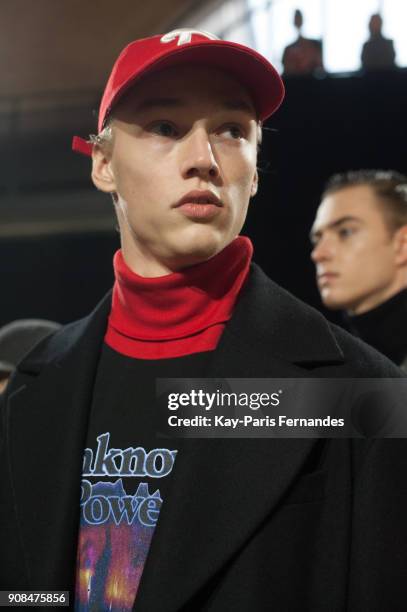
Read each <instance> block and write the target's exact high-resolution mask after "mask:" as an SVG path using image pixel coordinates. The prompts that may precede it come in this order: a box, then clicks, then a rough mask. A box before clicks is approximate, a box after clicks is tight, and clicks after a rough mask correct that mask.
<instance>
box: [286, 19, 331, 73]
mask: <svg viewBox="0 0 407 612" xmlns="http://www.w3.org/2000/svg"><path fill="white" fill-rule="evenodd" d="M303 23H304V18H303V15H302V12H301V11H300V10H299V9H297V10H296V11H295V12H294V26H295V28H296V30H298V38H297V40H295V41H294V42H293V43H291V44H290V45H288V46H287V47H286V48H285V49H284V53H283V57H282V60H281V61H282V64H283V68H284V71H283V75H284V76H301V75H312V74H314V73H316V72H321V71H322V70H323V63H322V42H321V41H320V40H314V39H311V38H305V37H304V36H303V35H302V26H303Z"/></svg>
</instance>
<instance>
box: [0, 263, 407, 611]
mask: <svg viewBox="0 0 407 612" xmlns="http://www.w3.org/2000/svg"><path fill="white" fill-rule="evenodd" d="M109 311H110V296H106V298H105V299H104V300H103V301H102V302H101V303H100V304H99V305H98V306H97V308H96V309H95V310H94V312H93V313H92V314H91V315H90V316H88V317H86V318H85V319H82V320H80V321H78V322H75V323H72V324H70V325H68V326H66V327H64V328H63V329H62V330H60V331H58V332H57V333H56V334H55V335H53V336H52V337H49V338H47V339H46V340H44V341H42V343H41V344H40V345H38V346H37V347H36V348H35V349H34V351H33V352H32V353H31V354H30V355H29V356H28V357H26V358H25V359H24V360H23V362H22V363H21V364H20V366H19V368H18V371H17V373H16V375H15V376H14V378H13V380H12V382H11V384H10V386H9V388H8V391H7V395H6V397H5V398H4V399H5V401H4V402H3V410H2V429H1V461H0V476H1V480H0V483H1V485H0V496H1V506H0V512H1V516H0V588H1V589H17V588H20V589H31V590H32V589H43V590H44V589H53V590H57V589H60V590H67V589H69V590H70V591H71V595H73V584H74V574H75V560H76V546H77V540H78V525H79V496H80V480H81V468H82V455H83V449H84V447H85V444H86V429H87V418H88V411H89V408H90V402H91V397H92V390H93V384H94V378H95V373H96V368H97V360H98V356H99V353H100V348H101V345H102V342H103V337H104V333H105V329H106V323H107V316H108V314H109ZM208 376H213V377H216V378H218V377H256V378H261V377H264V378H267V377H290V378H294V377H329V378H333V377H398V376H401V373H400V371H399V370H398V368H396V367H395V366H394V365H393V364H391V363H390V362H389V361H388V360H387V359H386V358H384V357H382V356H381V355H380V354H379V353H377V352H375V351H374V350H372V349H369V348H368V347H367V346H366V345H364V344H363V343H362V342H360V341H358V340H356V339H354V338H352V337H351V336H350V335H349V334H347V333H345V332H344V331H342V330H340V329H339V328H336V327H335V326H332V325H330V324H329V323H328V322H327V321H326V320H325V319H324V318H323V317H322V315H321V314H319V313H318V312H317V311H315V310H314V309H312V308H310V307H309V306H306V305H305V304H303V303H301V302H300V301H298V300H297V299H296V298H294V297H293V296H291V295H290V294H289V293H287V292H286V291H284V290H283V289H281V288H280V287H278V286H277V285H275V284H274V283H273V282H272V281H270V280H269V279H268V278H267V277H266V276H265V275H264V273H263V272H262V271H261V270H260V269H259V268H258V267H257V266H256V265H254V264H253V265H252V268H251V272H250V278H249V281H248V283H247V284H246V286H245V288H244V290H243V293H242V295H241V297H240V299H239V301H238V304H237V305H236V308H235V312H234V314H233V317H232V319H231V320H230V322H229V323H228V324H227V326H226V328H225V331H224V333H223V335H222V338H221V340H220V343H219V345H218V348H217V349H216V351H215V352H214V354H213V358H212V362H211V366H210V371H209V372H208ZM406 516H407V443H406V441H404V440H382V441H381V440H365V439H358V440H348V439H336V440H334V439H328V440H327V439H325V440H321V439H320V440H316V439H273V440H265V439H261V440H249V439H234V440H219V439H217V440H216V439H215V440H208V439H200V440H198V439H195V440H191V439H186V440H183V441H182V443H181V444H180V445H179V453H178V457H177V461H176V463H175V466H174V470H173V474H172V480H171V488H170V490H169V491H168V496H167V498H166V502H165V504H164V505H163V508H162V510H161V514H160V518H159V521H158V524H157V527H156V530H155V533H154V537H153V541H152V545H151V549H150V553H149V557H148V559H147V562H146V566H145V569H144V573H143V576H142V580H141V584H140V589H139V593H138V596H137V599H136V604H135V608H134V609H135V610H136V611H137V612H176V611H181V610H182V611H185V612H186V611H200V610H202V611H203V610H205V611H207V612H229V611H230V612H232V611H233V612H246V611H247V612H255V611H258V612H263V611H269V610H273V611H274V612H280V611H281V612H286V611H288V612H295V611H297V610H298V611H301V612H304V611H310V612H319V611H320V612H328V611H329V612H342V611H343V610H351V611H352V612H364V611H368V612H379V611H380V612H384V611H386V612H392V611H394V612H396V611H397V612H399V611H400V610H404V609H407V588H406V578H407V520H406ZM72 599H73V597H72Z"/></svg>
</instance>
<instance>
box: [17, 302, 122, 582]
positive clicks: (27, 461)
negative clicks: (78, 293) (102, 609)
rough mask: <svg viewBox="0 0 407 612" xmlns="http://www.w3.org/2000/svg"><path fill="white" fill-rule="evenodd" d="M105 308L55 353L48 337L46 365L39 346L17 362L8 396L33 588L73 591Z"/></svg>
mask: <svg viewBox="0 0 407 612" xmlns="http://www.w3.org/2000/svg"><path fill="white" fill-rule="evenodd" d="M109 304H110V296H108V298H106V299H105V300H104V302H103V303H102V304H101V305H100V306H99V307H98V308H97V309H96V311H95V313H94V315H93V316H91V317H88V318H87V319H84V320H83V321H81V322H79V323H77V324H75V325H73V326H72V327H71V333H70V334H69V341H68V342H67V343H66V345H65V346H64V350H63V353H62V355H61V350H60V349H61V339H60V337H58V334H57V335H56V336H54V338H52V339H51V342H50V344H49V345H47V359H48V360H49V362H50V363H48V364H45V366H44V363H43V356H42V354H41V350H40V349H39V350H37V351H36V352H35V357H32V358H27V359H26V360H25V361H23V362H22V363H21V365H20V367H19V373H18V376H17V379H16V383H17V385H18V386H17V385H14V388H16V390H15V391H14V392H13V393H12V395H11V396H10V397H9V401H8V411H9V415H8V423H9V428H8V432H7V435H8V438H9V457H10V472H11V478H12V482H13V483H14V494H15V507H16V508H17V513H18V521H19V524H20V526H21V532H22V533H21V535H22V541H23V548H24V553H25V556H26V559H25V562H26V567H27V568H28V573H29V583H30V585H31V587H32V588H41V586H42V585H47V588H50V587H51V585H52V587H53V588H55V589H57V588H58V589H68V588H71V587H72V583H73V576H74V569H75V552H76V545H77V542H76V534H77V527H78V521H79V494H80V477H81V468H82V457H83V449H84V446H85V438H86V427H87V418H88V411H89V407H90V404H91V399H92V389H93V381H94V376H95V372H96V367H97V360H98V356H99V347H100V343H101V341H102V340H103V336H104V327H105V325H106V315H107V312H108V311H107V309H108V307H109ZM67 336H68V335H65V337H67ZM54 345H55V346H56V345H58V356H59V359H58V360H57V361H55V360H54V359H53V356H52V352H53V346H54ZM18 382H20V384H18ZM31 500H35V503H34V504H33V503H32V501H31ZM68 582H69V584H68Z"/></svg>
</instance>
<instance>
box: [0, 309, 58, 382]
mask: <svg viewBox="0 0 407 612" xmlns="http://www.w3.org/2000/svg"><path fill="white" fill-rule="evenodd" d="M60 327H61V325H60V324H59V323H55V322H54V321H46V320H44V319H19V320H17V321H13V322H12V323H8V324H7V325H4V327H2V328H1V329H0V393H3V392H4V390H5V388H6V386H7V383H8V381H9V378H10V376H11V375H12V373H13V372H14V370H15V369H16V367H17V364H18V363H19V362H20V361H21V360H22V359H23V357H24V356H25V355H26V354H27V353H28V352H29V351H30V350H31V349H33V348H34V347H35V346H36V345H37V344H38V343H39V342H40V341H41V340H42V339H43V338H46V337H47V336H48V335H49V334H52V333H53V332H55V331H57V330H58V329H59V328H60Z"/></svg>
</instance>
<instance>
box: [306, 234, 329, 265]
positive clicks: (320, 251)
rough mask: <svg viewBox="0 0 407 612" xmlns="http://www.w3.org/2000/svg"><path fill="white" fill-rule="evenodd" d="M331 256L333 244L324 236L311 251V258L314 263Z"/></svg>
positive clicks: (326, 259)
mask: <svg viewBox="0 0 407 612" xmlns="http://www.w3.org/2000/svg"><path fill="white" fill-rule="evenodd" d="M332 257H333V245H332V242H331V241H330V240H328V239H327V238H326V237H325V236H324V237H323V238H320V239H319V240H318V243H317V244H316V245H315V246H314V248H313V249H312V252H311V259H312V261H313V262H314V263H320V262H323V261H328V260H329V259H331V258H332Z"/></svg>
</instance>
